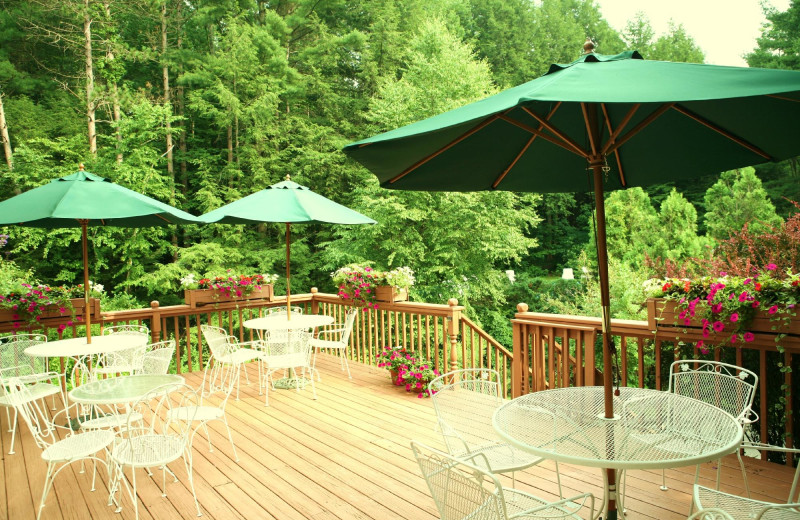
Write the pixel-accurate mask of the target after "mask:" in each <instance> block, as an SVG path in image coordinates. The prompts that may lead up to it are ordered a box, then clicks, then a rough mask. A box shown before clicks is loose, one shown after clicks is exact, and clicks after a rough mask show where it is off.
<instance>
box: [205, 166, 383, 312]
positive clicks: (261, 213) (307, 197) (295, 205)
mask: <svg viewBox="0 0 800 520" xmlns="http://www.w3.org/2000/svg"><path fill="white" fill-rule="evenodd" d="M200 219H201V220H203V222H206V223H212V222H218V223H222V224H252V223H254V222H285V223H286V314H287V318H289V319H291V312H289V308H290V306H291V282H290V281H291V269H290V263H289V261H290V247H289V246H290V225H291V224H292V223H299V222H327V223H329V224H375V223H376V222H375V221H374V220H372V219H371V218H369V217H366V216H364V215H362V214H361V213H359V212H357V211H354V210H352V209H350V208H348V207H345V206H342V205H341V204H338V203H336V202H333V201H332V200H330V199H326V198H325V197H323V196H322V195H320V194H318V193H314V192H313V191H311V190H310V189H308V188H307V187H305V186H301V185H300V184H297V183H296V182H293V181H291V180H289V176H288V175H287V176H286V180H285V181H282V182H279V183H277V184H273V185H272V186H269V187H267V188H264V189H263V190H261V191H257V192H255V193H251V194H250V195H248V196H247V197H244V198H241V199H239V200H236V201H234V202H231V203H230V204H226V205H225V206H222V207H220V208H217V209H215V210H213V211H209V212H208V213H206V214H205V215H201V216H200Z"/></svg>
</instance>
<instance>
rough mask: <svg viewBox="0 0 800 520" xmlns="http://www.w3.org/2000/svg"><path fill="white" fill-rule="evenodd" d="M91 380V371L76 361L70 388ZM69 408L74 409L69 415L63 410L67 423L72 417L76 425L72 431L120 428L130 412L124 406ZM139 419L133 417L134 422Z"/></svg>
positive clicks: (136, 416) (138, 416)
mask: <svg viewBox="0 0 800 520" xmlns="http://www.w3.org/2000/svg"><path fill="white" fill-rule="evenodd" d="M93 380H94V377H93V375H92V371H91V369H89V367H87V366H86V364H84V362H83V361H77V362H76V363H75V364H74V365H73V366H72V374H71V377H70V382H71V384H72V388H76V387H78V386H81V385H84V384H87V383H90V382H92V381H93ZM69 406H73V407H74V412H73V413H69V408H68V407H67V408H65V410H66V416H67V421H68V422H70V424H72V423H71V418H72V417H74V418H75V420H76V421H77V424H78V426H77V428H76V427H75V426H73V427H72V429H73V430H75V429H80V430H81V431H89V430H107V429H112V428H122V427H124V426H125V425H126V424H128V420H129V418H130V415H129V414H130V410H129V408H128V407H127V405H124V404H119V405H108V406H98V405H85V404H79V403H75V404H74V405H69ZM141 419H142V416H141V414H138V415H134V421H141Z"/></svg>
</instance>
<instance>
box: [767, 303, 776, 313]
mask: <svg viewBox="0 0 800 520" xmlns="http://www.w3.org/2000/svg"><path fill="white" fill-rule="evenodd" d="M767 312H768V313H770V314H775V313H776V312H778V306H777V305H773V306H772V307H770V308H769V310H768V311H767Z"/></svg>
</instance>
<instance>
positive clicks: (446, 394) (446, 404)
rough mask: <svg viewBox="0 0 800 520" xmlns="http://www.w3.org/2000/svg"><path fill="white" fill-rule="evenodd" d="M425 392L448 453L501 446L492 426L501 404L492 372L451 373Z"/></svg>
mask: <svg viewBox="0 0 800 520" xmlns="http://www.w3.org/2000/svg"><path fill="white" fill-rule="evenodd" d="M428 388H429V389H430V390H431V393H432V395H431V401H433V407H434V410H435V411H436V418H437V419H438V421H439V427H440V428H441V430H442V435H443V436H444V439H445V443H446V444H447V449H448V451H449V452H450V453H452V454H463V453H465V452H472V451H475V450H479V449H480V448H483V447H486V446H491V445H497V444H504V443H503V442H502V441H501V440H500V438H499V437H498V436H497V432H496V431H495V429H494V426H492V417H493V416H494V412H495V410H496V409H497V408H498V407H499V406H500V405H501V404H502V403H503V399H502V397H501V395H500V374H499V373H498V372H497V371H496V370H491V369H488V368H475V369H469V368H467V369H462V370H455V371H453V372H448V373H447V374H444V375H441V376H439V377H437V378H436V379H434V380H433V381H431V383H430V385H429V387H428Z"/></svg>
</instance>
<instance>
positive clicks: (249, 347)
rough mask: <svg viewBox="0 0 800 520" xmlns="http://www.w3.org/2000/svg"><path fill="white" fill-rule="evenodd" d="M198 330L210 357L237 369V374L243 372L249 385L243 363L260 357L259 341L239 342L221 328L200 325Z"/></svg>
mask: <svg viewBox="0 0 800 520" xmlns="http://www.w3.org/2000/svg"><path fill="white" fill-rule="evenodd" d="M200 330H201V332H202V333H203V337H204V338H205V340H206V343H207V344H208V348H209V350H210V351H211V355H212V356H214V359H215V360H216V361H217V363H225V364H229V365H235V366H238V367H239V373H240V377H241V373H242V372H244V377H245V380H246V381H247V384H248V385H249V384H250V377H249V376H248V375H247V368H246V367H244V364H245V363H248V362H250V361H253V360H258V359H260V357H261V350H260V341H258V340H256V341H247V342H240V341H238V340H237V339H236V338H234V337H233V336H229V335H228V333H227V332H225V329H223V328H222V327H214V326H213V325H200ZM260 369H261V365H260V364H259V382H258V384H259V392H260V391H261V372H260ZM239 386H240V382H239V381H238V380H237V382H236V400H237V401H238V400H239Z"/></svg>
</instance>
